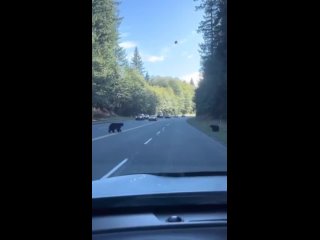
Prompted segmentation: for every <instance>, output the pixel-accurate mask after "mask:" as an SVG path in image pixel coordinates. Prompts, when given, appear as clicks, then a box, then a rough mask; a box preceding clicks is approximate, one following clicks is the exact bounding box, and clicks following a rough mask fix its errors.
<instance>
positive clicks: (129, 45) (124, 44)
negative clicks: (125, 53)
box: [119, 41, 137, 49]
mask: <svg viewBox="0 0 320 240" xmlns="http://www.w3.org/2000/svg"><path fill="white" fill-rule="evenodd" d="M119 46H120V47H122V48H124V49H129V48H134V47H136V46H137V44H136V43H135V42H131V41H126V42H122V43H120V44H119Z"/></svg>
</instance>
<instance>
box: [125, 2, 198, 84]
mask: <svg viewBox="0 0 320 240" xmlns="http://www.w3.org/2000/svg"><path fill="white" fill-rule="evenodd" d="M197 4H198V2H194V1H193V0H121V3H120V5H119V15H120V16H121V17H123V20H122V22H121V24H120V27H119V32H120V46H122V47H124V48H125V49H126V52H127V55H128V58H130V59H131V57H132V55H133V50H134V47H135V46H137V47H138V49H139V52H140V55H141V57H142V60H143V62H144V67H145V69H146V70H147V71H148V72H149V74H150V75H160V76H172V77H178V78H181V79H184V80H187V81H190V78H191V77H192V78H193V79H194V80H195V81H198V79H199V69H200V56H199V52H198V49H199V43H201V42H202V36H201V34H198V33H197V28H198V26H199V22H200V21H201V20H202V14H203V13H202V12H201V11H195V6H196V5H197ZM175 40H177V41H178V44H174V41H175Z"/></svg>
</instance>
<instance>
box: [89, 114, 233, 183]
mask: <svg viewBox="0 0 320 240" xmlns="http://www.w3.org/2000/svg"><path fill="white" fill-rule="evenodd" d="M123 123H124V126H123V128H122V132H121V133H108V126H109V123H103V124H93V125H92V180H96V179H100V178H103V177H113V176H119V175H126V174H135V173H159V172H194V171H226V170H227V148H226V147H225V146H224V145H222V144H221V143H219V142H217V141H215V140H213V139H212V138H210V137H208V136H207V135H205V134H204V133H202V132H200V131H199V130H197V129H196V128H194V127H192V126H191V125H189V124H188V123H187V122H186V118H170V119H158V121H156V122H153V121H147V120H144V121H135V120H129V121H125V122H123Z"/></svg>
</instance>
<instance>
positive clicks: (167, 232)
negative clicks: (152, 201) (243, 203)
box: [92, 206, 227, 240]
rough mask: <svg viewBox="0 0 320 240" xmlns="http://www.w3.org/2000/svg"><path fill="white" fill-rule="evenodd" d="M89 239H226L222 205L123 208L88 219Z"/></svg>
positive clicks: (225, 215) (225, 213) (224, 215)
mask: <svg viewBox="0 0 320 240" xmlns="http://www.w3.org/2000/svg"><path fill="white" fill-rule="evenodd" d="M92 239H96V240H98V239H99V240H102V239H110V240H112V239H129V240H138V239H141V240H144V239H146V240H147V239H148V240H150V239H155V240H158V239H166V240H171V239H172V240H173V239H175V240H179V239H181V240H182V239H200V240H201V239H203V240H205V239H216V240H220V239H227V212H226V207H225V208H224V209H223V208H217V207H214V206H201V207H183V208H180V209H179V208H178V209H177V208H176V210H173V209H171V210H166V209H160V210H159V209H155V210H150V211H130V210H128V213H125V211H120V212H119V213H117V212H111V213H109V214H108V213H106V214H99V215H96V216H93V218H92Z"/></svg>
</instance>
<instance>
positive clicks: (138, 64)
mask: <svg viewBox="0 0 320 240" xmlns="http://www.w3.org/2000/svg"><path fill="white" fill-rule="evenodd" d="M131 66H132V67H133V68H134V69H136V70H137V71H138V72H139V73H140V74H141V75H143V72H144V67H143V62H142V59H141V56H140V54H139V51H138V48H137V47H135V49H134V54H133V57H132V59H131Z"/></svg>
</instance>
